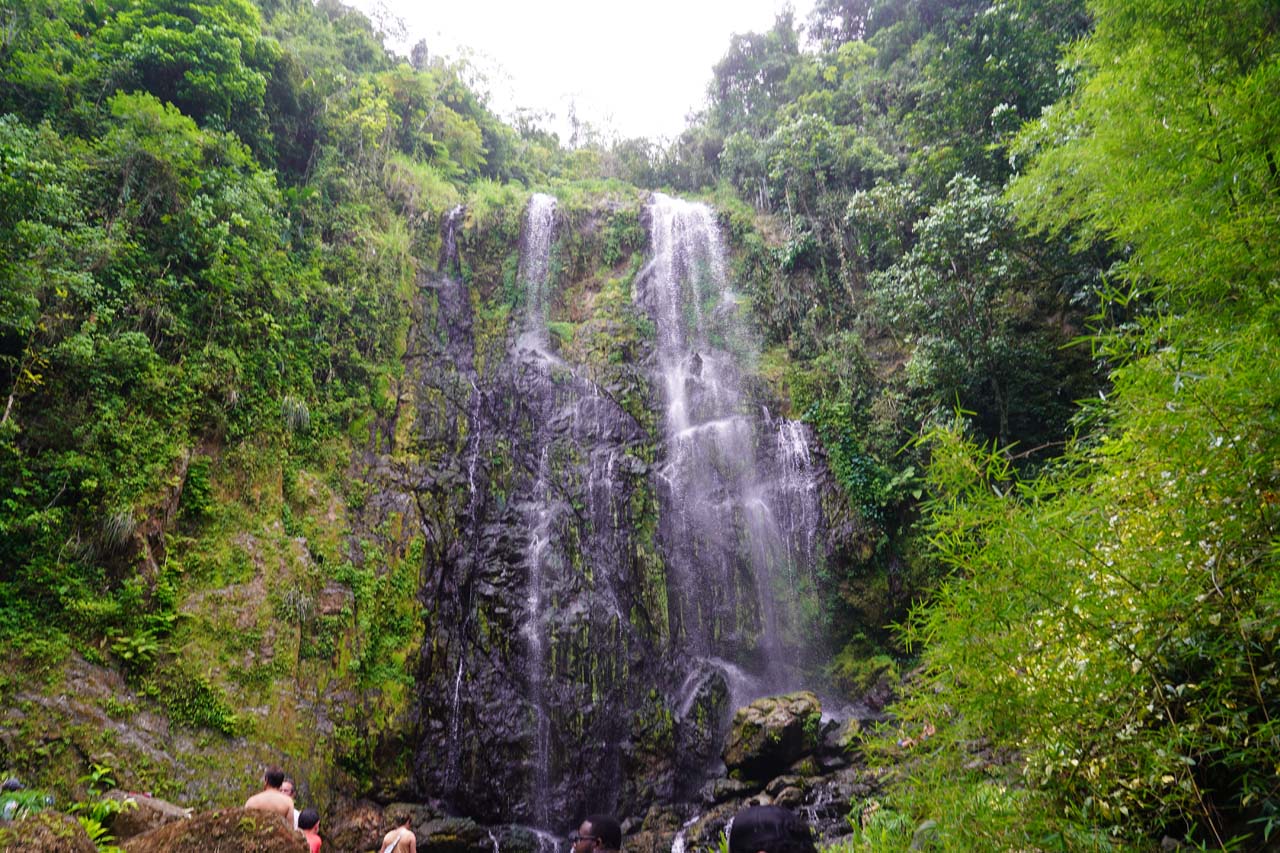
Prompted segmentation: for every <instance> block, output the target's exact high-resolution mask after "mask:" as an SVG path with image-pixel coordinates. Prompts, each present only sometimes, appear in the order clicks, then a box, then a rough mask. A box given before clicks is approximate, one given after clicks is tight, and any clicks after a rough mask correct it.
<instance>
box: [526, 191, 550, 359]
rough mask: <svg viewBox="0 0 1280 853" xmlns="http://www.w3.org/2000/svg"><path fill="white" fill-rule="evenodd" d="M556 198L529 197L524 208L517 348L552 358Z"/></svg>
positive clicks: (538, 195) (539, 194) (544, 196)
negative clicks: (522, 302) (521, 309)
mask: <svg viewBox="0 0 1280 853" xmlns="http://www.w3.org/2000/svg"><path fill="white" fill-rule="evenodd" d="M555 216H556V200H555V197H554V196H549V195H546V194H545V193H534V194H533V195H532V196H530V197H529V206H528V208H527V209H526V211H525V219H524V232H523V234H522V240H523V246H522V247H521V250H520V280H521V281H522V282H523V283H524V294H525V316H524V324H523V328H522V329H521V330H520V337H519V340H518V342H517V347H518V348H520V349H527V350H531V351H533V352H536V353H538V354H539V355H541V356H543V357H544V358H551V355H550V351H551V343H550V338H549V336H548V333H547V311H548V308H549V305H548V302H549V291H550V282H549V279H550V277H551V276H550V273H551V240H552V236H553V234H554V232H555Z"/></svg>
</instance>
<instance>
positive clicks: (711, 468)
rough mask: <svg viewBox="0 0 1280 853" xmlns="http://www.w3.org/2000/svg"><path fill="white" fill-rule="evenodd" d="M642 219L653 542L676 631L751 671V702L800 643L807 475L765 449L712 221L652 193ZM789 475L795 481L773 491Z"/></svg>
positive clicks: (695, 208) (640, 291)
mask: <svg viewBox="0 0 1280 853" xmlns="http://www.w3.org/2000/svg"><path fill="white" fill-rule="evenodd" d="M649 214H650V220H651V229H652V231H651V233H652V256H651V259H650V261H649V263H648V265H647V266H646V267H645V269H643V270H642V271H641V274H640V276H639V278H638V279H637V294H636V296H637V299H638V300H639V301H640V302H641V303H642V305H643V306H644V307H645V308H646V309H647V310H648V311H649V312H650V314H651V316H652V317H653V319H654V322H655V326H656V331H657V371H656V372H657V383H658V385H659V386H660V388H661V389H662V392H663V401H664V422H663V427H664V438H665V444H664V448H663V451H664V460H663V463H662V465H661V468H660V471H659V476H660V478H661V482H660V494H661V495H662V497H663V506H662V526H661V531H660V534H661V538H662V540H663V548H664V555H665V556H666V558H667V565H668V572H669V575H670V577H671V578H672V579H673V581H674V584H675V586H676V594H675V595H673V596H671V597H670V605H669V606H670V609H671V611H672V612H671V614H670V618H671V622H672V626H673V628H672V631H673V634H676V633H678V636H679V637H680V639H681V641H682V642H683V644H684V648H685V650H686V651H687V652H688V653H690V654H691V655H693V656H695V657H696V658H701V659H703V660H708V659H723V660H724V661H727V662H728V663H729V664H732V665H734V666H735V667H739V666H740V667H742V668H744V669H745V670H747V671H748V672H749V673H750V674H751V675H752V676H753V677H754V678H755V679H757V682H756V686H755V690H756V691H759V692H767V691H769V690H776V689H782V688H784V687H786V686H789V684H790V682H791V680H792V677H791V675H790V664H792V663H794V660H795V655H794V654H793V650H794V648H795V647H796V646H797V644H798V643H800V642H801V641H802V640H803V637H801V636H800V634H801V633H802V632H803V626H801V625H800V624H799V620H798V612H797V611H798V608H797V606H796V596H797V594H798V592H799V589H798V587H797V583H796V581H797V574H796V558H797V557H799V554H798V552H797V549H796V548H795V547H793V540H794V541H797V542H798V541H800V540H802V539H803V537H804V536H805V535H807V534H805V533H804V532H803V531H796V530H794V529H793V525H794V524H795V523H796V522H797V521H799V522H801V523H811V522H812V521H813V519H812V517H810V516H808V515H806V514H804V513H800V512H795V511H792V508H791V507H790V506H789V505H788V503H787V500H790V499H791V498H793V497H797V496H800V497H805V496H808V497H812V495H813V494H814V493H813V492H812V491H811V490H807V486H806V485H803V484H801V483H800V479H801V478H802V476H803V473H804V472H803V470H802V467H801V466H799V464H798V463H796V462H795V461H794V460H790V458H788V461H785V462H784V461H782V460H781V459H780V458H779V452H778V451H779V446H778V442H777V441H776V440H773V437H772V436H770V437H769V439H768V440H766V439H765V437H764V435H765V432H766V428H767V427H768V426H769V420H770V418H769V416H768V412H767V410H766V409H764V408H763V407H762V406H761V405H759V404H758V403H756V402H755V401H753V400H752V399H751V397H750V394H749V393H748V391H747V388H746V383H745V382H744V380H743V374H744V372H746V371H747V370H749V369H750V368H751V367H752V364H753V361H754V358H755V353H756V349H755V346H754V344H753V340H752V337H751V335H750V332H749V330H748V328H747V327H746V325H745V323H744V322H743V321H742V319H741V318H740V317H739V312H738V310H737V301H738V300H737V296H736V295H735V294H734V292H733V290H732V288H731V287H730V285H729V282H728V277H727V275H726V269H727V265H726V262H725V250H724V246H723V243H722V240H721V236H720V232H719V229H718V227H717V225H716V222H715V217H714V214H713V213H712V211H711V209H710V208H709V207H707V206H706V205H703V204H695V203H691V202H687V201H683V200H679V199H673V198H670V197H668V196H664V195H660V194H659V195H655V196H654V198H653V201H652V203H651V205H650V207H649ZM757 413H760V414H757ZM784 468H785V469H788V470H790V471H791V473H792V474H794V475H795V478H796V482H795V483H793V484H791V485H779V483H780V480H783V479H785V476H784V477H780V476H779V474H780V473H781V469H784ZM797 499H799V498H798V497H797ZM804 570H805V571H806V572H807V571H808V567H807V566H805V567H804ZM725 676H726V678H728V677H730V674H729V673H726V674H725ZM733 677H734V678H735V680H739V681H740V679H739V678H738V675H737V674H736V673H735V674H733ZM735 698H741V697H735ZM746 698H750V697H746Z"/></svg>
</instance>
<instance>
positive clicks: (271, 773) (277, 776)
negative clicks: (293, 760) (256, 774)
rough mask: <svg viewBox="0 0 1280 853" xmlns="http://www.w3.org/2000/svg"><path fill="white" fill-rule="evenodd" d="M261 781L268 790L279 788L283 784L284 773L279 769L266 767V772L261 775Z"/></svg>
mask: <svg viewBox="0 0 1280 853" xmlns="http://www.w3.org/2000/svg"><path fill="white" fill-rule="evenodd" d="M262 779H263V781H265V782H266V783H267V787H268V788H279V787H280V786H281V785H283V784H284V771H283V770H281V769H280V768H279V767H268V768H267V772H266V773H263V774H262Z"/></svg>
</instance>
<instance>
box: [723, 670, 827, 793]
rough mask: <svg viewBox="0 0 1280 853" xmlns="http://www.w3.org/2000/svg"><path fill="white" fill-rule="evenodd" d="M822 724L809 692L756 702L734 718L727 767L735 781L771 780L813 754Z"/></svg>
mask: <svg viewBox="0 0 1280 853" xmlns="http://www.w3.org/2000/svg"><path fill="white" fill-rule="evenodd" d="M821 724H822V705H821V703H819V702H818V697H817V696H815V695H814V694H813V693H811V692H809V691H807V690H803V691H798V692H796V693H786V694H783V695H782V696H766V697H764V698H763V699H757V700H755V701H754V702H752V703H751V704H750V705H748V706H746V707H745V708H739V709H738V712H737V713H736V714H735V715H734V717H733V725H732V726H731V727H730V729H729V740H728V742H727V743H726V744H725V747H724V754H723V757H724V763H725V767H727V768H728V770H729V774H730V776H732V777H734V778H738V779H744V780H763V779H771V778H773V777H774V776H776V775H778V774H779V773H782V772H783V771H785V770H786V769H787V768H788V767H790V766H791V765H793V764H794V763H795V762H797V761H799V760H800V759H801V758H803V757H804V756H806V755H808V754H810V753H811V752H813V750H814V749H815V748H816V747H817V746H818V743H819V740H820V738H821V734H822V733H821V728H822V725H821Z"/></svg>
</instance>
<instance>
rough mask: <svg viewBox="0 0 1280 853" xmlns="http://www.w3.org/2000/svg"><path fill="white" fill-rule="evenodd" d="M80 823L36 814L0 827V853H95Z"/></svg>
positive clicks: (64, 816) (60, 817)
mask: <svg viewBox="0 0 1280 853" xmlns="http://www.w3.org/2000/svg"><path fill="white" fill-rule="evenodd" d="M97 850H98V848H97V847H94V846H93V842H92V841H90V840H89V836H88V834H87V833H86V832H85V831H84V827H83V826H81V825H80V821H78V820H76V819H75V818H73V817H71V816H70V815H65V814H60V813H58V812H36V813H35V814H29V815H27V816H26V817H24V818H21V819H19V820H16V821H14V822H13V823H8V824H0V853H97Z"/></svg>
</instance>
